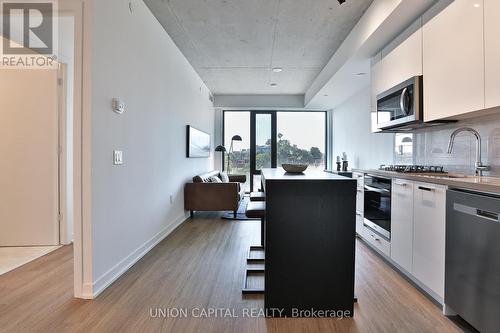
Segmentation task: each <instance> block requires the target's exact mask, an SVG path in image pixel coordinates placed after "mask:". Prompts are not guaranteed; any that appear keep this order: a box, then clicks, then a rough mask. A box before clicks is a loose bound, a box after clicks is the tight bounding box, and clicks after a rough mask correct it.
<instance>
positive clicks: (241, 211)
mask: <svg viewBox="0 0 500 333" xmlns="http://www.w3.org/2000/svg"><path fill="white" fill-rule="evenodd" d="M249 201H250V198H249V197H244V198H243V200H241V201H240V206H239V207H238V212H237V213H236V217H234V213H233V212H225V213H224V214H223V215H222V217H221V218H222V219H223V220H235V221H246V220H251V221H255V220H259V219H255V218H248V217H247V216H246V215H245V210H246V209H247V204H248V202H249Z"/></svg>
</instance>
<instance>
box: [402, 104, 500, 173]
mask: <svg viewBox="0 0 500 333" xmlns="http://www.w3.org/2000/svg"><path fill="white" fill-rule="evenodd" d="M460 127H472V128H473V129H475V130H476V131H478V132H479V134H480V135H481V138H482V160H483V163H484V164H486V165H489V166H490V167H491V170H490V171H489V172H485V175H491V176H500V111H498V112H497V113H495V114H492V115H488V116H482V117H475V118H470V119H465V120H461V121H459V122H457V123H453V124H449V125H445V126H440V127H435V128H428V129H424V130H420V131H418V132H415V133H414V138H413V141H414V146H413V163H415V164H425V165H442V166H444V167H445V168H446V170H447V171H448V172H456V173H465V174H474V172H475V171H474V164H475V162H476V139H475V137H474V136H473V135H472V134H470V133H467V132H464V133H461V134H459V135H458V136H457V137H456V140H455V145H454V149H453V153H452V154H451V155H450V154H448V153H447V148H448V142H449V140H450V136H451V133H452V132H453V131H454V130H456V129H457V128H460ZM395 163H397V164H408V158H407V157H405V156H401V155H398V154H396V155H395Z"/></svg>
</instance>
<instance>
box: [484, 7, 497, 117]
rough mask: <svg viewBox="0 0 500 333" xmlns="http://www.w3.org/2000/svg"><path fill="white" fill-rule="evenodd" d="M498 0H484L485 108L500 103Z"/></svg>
mask: <svg viewBox="0 0 500 333" xmlns="http://www.w3.org/2000/svg"><path fill="white" fill-rule="evenodd" d="M499 34H500V1H499V0H484V40H485V43H484V45H485V61H486V63H485V68H486V94H485V96H486V108H491V107H496V106H499V105H500V38H499Z"/></svg>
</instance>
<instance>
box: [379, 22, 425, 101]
mask: <svg viewBox="0 0 500 333" xmlns="http://www.w3.org/2000/svg"><path fill="white" fill-rule="evenodd" d="M421 27H422V20H421V19H419V20H418V21H416V22H415V23H413V24H412V25H411V26H410V27H409V28H408V29H407V30H406V31H404V32H403V33H402V34H401V35H400V36H399V37H398V38H396V39H395V41H394V44H396V45H397V46H395V47H393V46H391V45H389V46H388V47H387V48H385V49H384V50H382V72H383V76H384V79H383V80H384V83H383V85H382V88H383V89H384V91H386V90H388V89H391V88H392V87H394V86H396V85H398V84H400V83H402V82H404V81H406V80H408V79H410V78H412V77H414V76H417V75H422V70H423V69H422V28H421Z"/></svg>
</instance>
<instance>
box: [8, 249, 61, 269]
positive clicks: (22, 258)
mask: <svg viewBox="0 0 500 333" xmlns="http://www.w3.org/2000/svg"><path fill="white" fill-rule="evenodd" d="M59 247H60V246H19V247H12V246H8V247H0V275H2V274H5V273H7V272H9V271H11V270H13V269H16V268H18V267H21V266H22V265H25V264H27V263H29V262H30V261H33V260H35V259H37V258H40V257H42V256H44V255H46V254H47V253H50V252H52V251H54V250H57V249H58V248H59Z"/></svg>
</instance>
